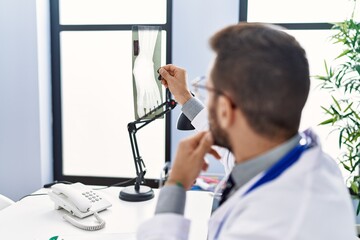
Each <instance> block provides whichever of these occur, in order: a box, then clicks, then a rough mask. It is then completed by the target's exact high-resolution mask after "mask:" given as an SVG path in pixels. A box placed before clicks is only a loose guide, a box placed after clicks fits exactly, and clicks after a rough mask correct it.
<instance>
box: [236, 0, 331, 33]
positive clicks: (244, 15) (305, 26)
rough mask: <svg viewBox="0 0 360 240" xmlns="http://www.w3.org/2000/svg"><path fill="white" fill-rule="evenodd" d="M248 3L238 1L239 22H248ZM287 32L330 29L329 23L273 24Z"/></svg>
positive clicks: (244, 0) (241, 0)
mask: <svg viewBox="0 0 360 240" xmlns="http://www.w3.org/2000/svg"><path fill="white" fill-rule="evenodd" d="M248 2H249V0H239V22H247V21H248ZM268 23H271V24H275V25H278V26H281V27H284V28H286V29H287V30H329V29H331V28H332V26H333V24H331V23H322V22H310V23H273V22H268Z"/></svg>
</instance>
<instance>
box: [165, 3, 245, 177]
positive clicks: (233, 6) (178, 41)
mask: <svg viewBox="0 0 360 240" xmlns="http://www.w3.org/2000/svg"><path fill="white" fill-rule="evenodd" d="M238 19H239V1H238V0H228V1H219V0H196V1H193V0H174V1H173V35H172V38H173V41H172V44H173V46H172V48H173V51H172V63H173V64H175V65H178V66H181V67H183V68H185V69H187V72H188V78H189V80H192V79H193V78H195V77H198V76H202V75H205V74H207V71H208V68H209V63H210V61H211V59H212V51H211V50H210V47H209V44H208V40H209V38H210V37H211V36H212V35H213V34H214V33H215V32H216V31H218V30H220V29H221V28H223V27H225V26H227V25H230V24H235V23H237V22H238ZM179 114H180V106H177V107H176V108H175V109H174V110H173V111H172V129H171V134H172V138H171V154H172V159H174V155H175V153H176V147H177V144H178V142H179V141H180V139H182V138H184V137H186V136H189V135H190V134H193V133H194V132H193V131H179V130H177V129H176V121H177V117H178V116H179ZM207 172H208V173H209V174H222V173H223V172H224V170H223V166H222V165H221V164H220V163H218V162H216V161H210V168H209V169H208V171H207Z"/></svg>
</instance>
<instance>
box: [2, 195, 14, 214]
mask: <svg viewBox="0 0 360 240" xmlns="http://www.w3.org/2000/svg"><path fill="white" fill-rule="evenodd" d="M13 203H14V201H13V200H11V199H10V198H7V197H5V196H3V195H1V194H0V211H1V210H2V209H4V208H6V207H8V206H10V205H11V204H13Z"/></svg>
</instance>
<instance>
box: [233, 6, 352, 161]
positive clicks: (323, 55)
mask: <svg viewBox="0 0 360 240" xmlns="http://www.w3.org/2000/svg"><path fill="white" fill-rule="evenodd" d="M353 6H354V5H353V1H343V0H336V1H326V0H318V1H311V0H302V1H286V0H273V1H266V0H251V1H248V0H240V11H239V12H240V16H239V20H240V21H247V22H267V23H273V24H277V25H280V26H283V27H285V28H286V29H287V30H286V32H287V33H289V34H291V35H293V36H294V37H295V38H296V39H297V40H298V41H299V42H300V44H301V45H302V47H303V48H304V49H305V51H306V53H307V57H308V60H309V64H310V75H311V76H315V75H322V74H324V73H325V67H324V60H326V61H327V62H331V61H332V60H334V59H335V57H336V56H337V55H339V54H340V53H341V49H339V48H338V47H337V46H336V45H333V44H332V43H331V42H330V39H329V37H330V36H331V35H333V30H331V27H332V24H331V23H332V22H341V21H343V20H345V19H347V18H349V16H350V15H351V13H352V10H353ZM319 84H320V81H318V80H316V79H314V78H311V90H310V95H309V98H308V101H307V103H306V105H305V108H304V110H303V116H302V122H301V126H300V128H301V129H305V128H308V127H312V128H313V129H315V131H316V132H317V133H318V135H319V137H320V140H321V141H322V147H323V149H324V150H325V151H326V152H328V153H329V154H330V155H331V156H332V157H333V158H336V157H337V156H338V155H339V153H340V152H339V150H338V142H337V139H336V138H337V137H336V136H335V135H331V134H329V132H330V129H329V128H328V127H326V126H321V127H319V126H318V124H319V123H320V122H322V121H323V120H324V119H326V117H325V114H324V113H322V110H321V106H327V105H328V104H329V103H331V102H332V100H331V96H330V95H329V94H328V93H327V92H326V91H324V90H320V89H319V88H318V85H319Z"/></svg>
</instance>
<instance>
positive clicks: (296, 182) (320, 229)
mask: <svg viewBox="0 0 360 240" xmlns="http://www.w3.org/2000/svg"><path fill="white" fill-rule="evenodd" d="M262 175H263V173H260V174H258V175H257V176H256V177H254V178H253V179H252V180H250V182H248V183H247V184H245V185H244V186H243V187H241V188H240V189H238V190H237V191H236V192H235V193H234V194H233V195H232V196H231V197H230V198H229V199H228V200H227V201H225V203H224V204H222V205H221V206H220V207H219V208H218V209H217V210H216V211H215V212H214V213H213V215H212V216H211V219H210V221H209V232H208V239H244V240H245V239H246V240H266V239H269V240H270V239H271V240H276V239H279V240H280V239H281V240H283V239H284V240H295V239H296V240H309V239H310V240H311V239H314V240H321V239H324V240H348V239H349V240H350V239H351V240H353V239H355V236H356V233H355V221H354V219H355V218H354V209H353V207H352V204H351V201H350V196H349V193H348V191H347V188H346V187H345V185H344V183H343V179H342V176H341V173H340V171H339V169H338V167H337V165H336V163H335V162H334V161H333V160H332V159H331V158H329V157H328V156H327V155H326V154H324V153H323V152H322V150H321V148H320V147H319V146H317V147H313V148H311V149H310V150H307V151H305V152H304V153H303V154H302V155H301V157H300V159H299V160H298V161H297V162H296V163H295V164H293V165H292V166H291V167H290V168H289V169H287V170H286V171H285V172H284V173H283V174H282V175H280V176H279V177H278V178H276V179H275V180H273V181H271V182H269V183H267V184H264V185H262V186H261V187H259V188H256V189H255V190H254V191H252V192H250V193H249V194H247V195H245V196H243V194H244V193H245V192H246V191H247V190H248V189H249V187H251V186H252V184H253V183H255V182H256V181H257V180H258V179H259V178H260V177H261V176H262ZM190 224H191V223H190V221H189V220H188V219H185V218H184V216H182V215H178V214H172V213H166V214H158V215H156V216H155V217H154V218H152V219H151V220H149V221H147V222H145V223H144V224H143V225H142V226H140V228H139V231H138V239H168V240H170V239H184V240H185V239H187V237H188V232H189V228H190Z"/></svg>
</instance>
